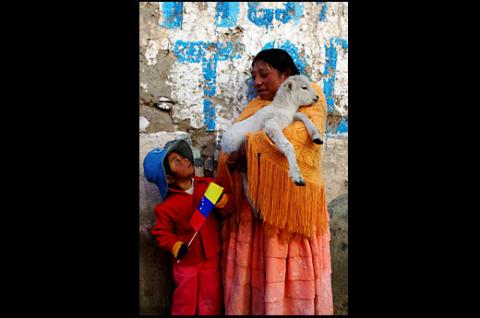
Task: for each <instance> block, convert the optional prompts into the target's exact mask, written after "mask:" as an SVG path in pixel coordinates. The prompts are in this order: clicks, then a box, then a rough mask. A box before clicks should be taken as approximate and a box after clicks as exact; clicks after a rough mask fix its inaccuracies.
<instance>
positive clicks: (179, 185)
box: [143, 140, 234, 315]
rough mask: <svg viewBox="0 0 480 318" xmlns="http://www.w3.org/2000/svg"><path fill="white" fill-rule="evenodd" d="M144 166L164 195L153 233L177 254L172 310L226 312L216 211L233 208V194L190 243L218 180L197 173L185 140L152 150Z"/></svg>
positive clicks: (225, 196) (179, 312) (226, 196)
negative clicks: (193, 222) (209, 190)
mask: <svg viewBox="0 0 480 318" xmlns="http://www.w3.org/2000/svg"><path fill="white" fill-rule="evenodd" d="M143 165H144V172H145V176H146V178H147V179H148V180H149V181H150V182H154V183H155V184H156V185H157V186H158V188H159V190H160V195H161V197H162V199H163V202H162V203H160V204H158V205H156V206H155V209H154V211H155V217H156V222H155V225H154V227H153V229H152V234H153V235H155V236H156V240H157V242H158V245H159V246H160V247H161V248H163V249H165V250H167V251H170V252H171V253H172V255H173V257H174V261H173V278H174V282H175V290H174V292H173V305H172V315H196V314H198V315H221V314H222V313H223V302H222V295H223V293H222V287H221V281H220V261H219V252H220V234H219V227H218V222H217V220H216V218H215V215H214V213H213V212H215V211H217V212H220V214H221V215H226V214H229V213H231V212H232V211H233V210H234V204H233V199H232V197H231V196H230V195H229V194H226V193H224V194H223V195H222V197H221V198H220V199H219V200H218V202H217V203H216V204H215V209H214V210H213V211H212V213H210V214H209V215H208V217H207V219H206V220H205V222H204V223H203V225H202V227H201V228H200V230H199V232H198V234H197V235H196V237H195V238H194V239H193V241H192V242H191V244H190V247H188V248H187V244H188V242H189V241H190V240H191V238H192V237H193V236H194V234H195V230H194V229H193V228H192V226H191V225H190V218H191V217H192V214H193V213H194V212H195V210H196V208H197V206H198V204H199V202H200V200H201V198H202V197H203V195H204V193H205V191H206V190H207V187H208V185H209V183H210V182H212V181H213V179H212V178H201V177H197V176H195V169H194V165H193V153H192V150H191V149H190V146H189V145H188V144H187V142H185V141H184V140H172V141H169V142H168V143H167V144H166V145H165V146H164V147H163V149H160V148H155V149H153V150H151V151H150V152H149V153H148V154H147V156H146V157H145V160H144V162H143Z"/></svg>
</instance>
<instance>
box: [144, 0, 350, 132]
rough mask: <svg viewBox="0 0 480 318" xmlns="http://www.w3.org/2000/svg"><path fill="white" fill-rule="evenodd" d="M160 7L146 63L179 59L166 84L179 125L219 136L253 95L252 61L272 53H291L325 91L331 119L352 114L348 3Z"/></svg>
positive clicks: (151, 64) (208, 4)
mask: <svg viewBox="0 0 480 318" xmlns="http://www.w3.org/2000/svg"><path fill="white" fill-rule="evenodd" d="M156 5H157V7H158V8H159V10H158V11H159V12H160V15H159V17H160V18H159V20H158V24H157V26H158V27H157V28H158V30H157V31H155V33H154V32H153V31H151V32H150V34H151V35H152V37H151V39H150V40H149V41H148V47H146V48H145V50H146V52H148V53H145V58H146V61H147V63H146V64H147V66H150V67H152V66H156V63H157V59H159V58H160V57H161V56H163V54H160V55H159V54H158V52H159V50H162V51H164V52H166V53H165V54H170V56H171V55H172V54H173V56H174V58H175V62H173V63H172V64H170V65H172V66H171V70H170V71H169V74H168V80H167V81H165V84H166V85H167V86H168V87H170V89H171V92H172V93H171V97H172V98H174V99H175V100H176V101H178V107H175V108H174V109H173V111H172V119H173V120H174V122H177V123H179V122H182V121H184V120H188V121H189V122H190V124H191V125H192V128H194V129H200V128H204V129H206V130H207V131H216V132H219V133H221V131H222V130H223V129H224V128H225V127H226V126H227V125H228V124H229V123H231V120H232V118H234V115H235V114H238V112H239V111H241V110H242V109H243V107H244V106H245V104H246V103H247V102H248V100H249V99H251V98H253V97H254V96H255V92H254V90H253V86H252V82H251V79H250V75H249V69H250V64H251V60H252V58H253V56H254V55H255V54H256V53H258V52H259V51H260V50H261V49H263V48H268V47H280V48H283V49H285V50H287V51H288V52H289V53H290V54H291V55H292V57H293V59H294V61H295V63H296V65H297V67H298V68H299V70H300V72H302V73H304V74H306V75H307V76H309V77H310V79H311V80H312V81H315V82H317V83H318V84H319V85H320V86H321V87H322V89H323V90H324V94H325V97H326V99H327V103H328V110H329V112H330V113H331V112H332V111H334V110H335V112H336V113H337V114H341V115H342V116H347V115H348V40H347V39H348V28H347V24H348V4H347V3H344V2H343V3H336V2H329V3H326V2H216V3H215V2H205V3H202V5H198V3H192V2H184V3H180V2H171V3H169V4H167V3H157V4H156ZM142 21H143V20H142ZM167 21H170V22H168V23H167ZM153 40H155V41H156V42H152V41H153ZM165 84H164V85H165ZM218 101H222V102H218ZM228 103H230V104H228ZM332 132H335V131H332Z"/></svg>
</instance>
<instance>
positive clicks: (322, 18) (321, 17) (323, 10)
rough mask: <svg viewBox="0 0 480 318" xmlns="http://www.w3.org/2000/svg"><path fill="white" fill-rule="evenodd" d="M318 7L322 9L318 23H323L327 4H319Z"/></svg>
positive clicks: (325, 18) (325, 17)
mask: <svg viewBox="0 0 480 318" xmlns="http://www.w3.org/2000/svg"><path fill="white" fill-rule="evenodd" d="M317 3H318V2H317ZM320 5H321V6H322V9H320V22H324V21H326V20H327V3H326V2H320Z"/></svg>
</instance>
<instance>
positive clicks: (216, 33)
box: [139, 2, 348, 314]
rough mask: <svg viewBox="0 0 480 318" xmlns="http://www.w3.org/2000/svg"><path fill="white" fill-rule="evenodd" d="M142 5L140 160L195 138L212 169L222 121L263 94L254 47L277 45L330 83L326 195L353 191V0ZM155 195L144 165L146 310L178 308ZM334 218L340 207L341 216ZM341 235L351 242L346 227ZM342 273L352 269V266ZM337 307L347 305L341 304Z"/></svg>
mask: <svg viewBox="0 0 480 318" xmlns="http://www.w3.org/2000/svg"><path fill="white" fill-rule="evenodd" d="M139 6H140V30H139V32H140V48H139V54H140V83H139V85H140V96H139V97H140V98H139V99H140V100H139V102H140V105H139V107H140V158H139V159H140V166H142V162H143V158H144V156H145V154H146V152H147V151H148V150H150V149H152V148H154V147H157V146H159V147H161V146H163V144H164V143H165V142H166V141H168V140H169V139H172V138H187V139H188V140H189V142H190V143H191V144H192V145H193V146H194V147H195V149H196V163H195V164H196V171H197V174H198V175H212V174H214V170H215V164H216V159H217V156H218V143H219V141H220V139H221V134H222V132H223V130H224V129H225V128H227V127H229V126H230V125H231V123H232V120H233V119H234V118H235V117H236V116H237V115H238V114H239V113H240V111H241V110H242V109H243V107H244V106H245V105H246V104H247V102H248V101H249V100H250V99H251V98H252V97H254V96H255V95H254V91H253V88H252V83H251V79H250V75H249V74H250V71H249V70H250V64H251V61H252V59H253V57H254V56H255V54H256V53H258V52H259V51H260V50H262V49H264V48H269V47H279V48H283V49H285V50H287V51H288V52H289V53H290V54H291V55H292V57H293V58H294V60H295V63H296V64H297V66H298V68H299V69H300V71H301V72H305V73H306V74H307V75H308V76H309V77H310V79H311V80H312V81H315V82H317V83H318V84H319V85H320V86H321V87H322V88H323V91H324V94H325V97H326V99H327V104H328V112H329V117H328V121H327V122H328V128H327V136H326V139H327V140H326V143H325V144H324V146H323V147H324V149H325V151H324V157H323V158H322V162H323V166H324V176H325V184H326V189H327V199H328V202H333V200H334V199H335V198H338V197H339V196H341V195H345V194H346V193H347V180H348V138H347V136H348V118H347V115H348V4H347V3H326V2H260V3H255V2H250V3H247V2H228V3H227V2H216V3H215V2H196V3H193V2H183V3H182V2H169V3H167V2H164V3H153V2H142V3H140V4H139ZM157 202H160V198H159V195H158V190H157V189H156V188H155V186H154V185H152V184H150V183H148V182H147V181H146V180H145V178H144V177H143V167H141V168H140V229H139V230H140V238H141V240H140V253H141V255H140V258H141V261H140V284H141V286H140V307H141V312H142V313H144V314H148V313H161V314H162V313H163V314H167V313H168V312H169V310H170V302H169V301H170V297H171V294H170V292H171V288H172V281H171V279H170V278H169V277H168V270H169V266H170V264H169V262H168V261H167V260H168V257H167V256H168V255H167V254H165V253H164V252H162V251H159V250H158V249H156V248H154V244H153V243H154V242H153V240H152V238H151V237H150V235H149V234H148V231H149V229H150V228H151V226H152V224H153V212H152V209H153V206H154V205H155V204H156V203H157ZM345 213H346V211H345ZM336 220H337V218H336V216H335V214H333V215H332V224H333V225H334V226H336V225H335V224H337V223H336ZM339 220H340V218H339ZM339 222H343V221H339ZM342 224H343V223H342ZM342 226H343V225H342ZM342 240H344V241H345V242H346V236H345V238H342ZM332 244H333V243H332ZM346 244H348V243H346ZM332 257H334V256H332ZM342 257H343V256H342ZM344 258H345V257H344ZM345 259H346V258H345ZM332 263H335V262H334V261H333V260H332ZM335 264H336V263H335ZM334 271H335V268H334ZM339 271H340V270H339ZM342 271H343V269H342ZM342 273H343V272H342ZM341 275H343V276H345V277H346V272H345V273H344V274H341ZM335 288H336V286H335V282H334V289H335ZM336 312H340V311H338V310H337V305H336Z"/></svg>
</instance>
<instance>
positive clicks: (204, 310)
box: [172, 255, 223, 315]
mask: <svg viewBox="0 0 480 318" xmlns="http://www.w3.org/2000/svg"><path fill="white" fill-rule="evenodd" d="M219 262H220V260H219V256H218V255H217V256H216V257H214V258H211V259H208V260H206V261H204V262H202V263H200V264H197V265H187V266H184V265H182V263H179V264H177V263H174V265H173V279H174V281H175V286H176V287H175V290H174V292H173V305H172V315H221V314H222V309H223V308H222V307H223V306H222V286H221V281H220V263H219Z"/></svg>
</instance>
